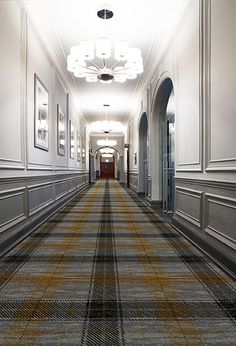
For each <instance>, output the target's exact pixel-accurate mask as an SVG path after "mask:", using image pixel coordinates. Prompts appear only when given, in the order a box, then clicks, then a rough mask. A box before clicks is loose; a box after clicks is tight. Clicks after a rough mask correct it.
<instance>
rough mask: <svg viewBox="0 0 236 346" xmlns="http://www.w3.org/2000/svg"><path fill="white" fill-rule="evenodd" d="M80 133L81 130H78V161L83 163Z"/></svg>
mask: <svg viewBox="0 0 236 346" xmlns="http://www.w3.org/2000/svg"><path fill="white" fill-rule="evenodd" d="M80 144H81V143H80V133H79V130H77V161H78V162H80V161H81V148H80Z"/></svg>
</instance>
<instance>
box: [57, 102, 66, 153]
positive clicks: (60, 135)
mask: <svg viewBox="0 0 236 346" xmlns="http://www.w3.org/2000/svg"><path fill="white" fill-rule="evenodd" d="M65 135H66V132H65V114H64V112H63V109H62V107H61V106H60V105H59V104H58V105H57V153H58V155H61V156H65V152H66V150H65Z"/></svg>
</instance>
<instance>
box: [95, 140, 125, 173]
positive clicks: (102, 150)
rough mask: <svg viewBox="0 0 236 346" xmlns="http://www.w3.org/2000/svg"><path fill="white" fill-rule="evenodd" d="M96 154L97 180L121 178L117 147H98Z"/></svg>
mask: <svg viewBox="0 0 236 346" xmlns="http://www.w3.org/2000/svg"><path fill="white" fill-rule="evenodd" d="M93 152H94V162H95V164H94V167H95V177H96V180H98V179H99V178H101V179H113V178H117V179H118V178H119V176H120V153H119V150H118V149H117V148H115V147H108V146H105V147H98V148H96V149H95V150H93Z"/></svg>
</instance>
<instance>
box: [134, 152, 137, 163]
mask: <svg viewBox="0 0 236 346" xmlns="http://www.w3.org/2000/svg"><path fill="white" fill-rule="evenodd" d="M134 164H135V165H137V153H134Z"/></svg>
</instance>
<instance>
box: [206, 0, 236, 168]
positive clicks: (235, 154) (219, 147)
mask: <svg viewBox="0 0 236 346" xmlns="http://www.w3.org/2000/svg"><path fill="white" fill-rule="evenodd" d="M235 17H236V1H235V0H227V1H225V0H212V1H211V23H209V25H210V26H211V31H210V32H211V36H210V47H211V54H210V59H211V60H210V61H209V63H210V65H209V68H210V80H211V84H210V85H211V93H210V96H211V105H210V112H211V113H210V133H211V135H210V138H209V139H210V160H213V161H216V162H217V161H222V160H223V161H224V160H230V159H231V160H232V159H233V160H234V162H227V161H226V162H224V163H223V165H224V166H232V164H234V165H236V138H235V128H236V116H235V115H236V103H235V90H236V58H235V52H236V40H235V33H236V21H235Z"/></svg>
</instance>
